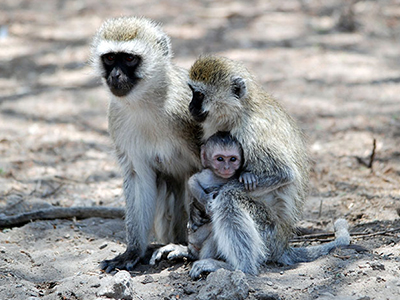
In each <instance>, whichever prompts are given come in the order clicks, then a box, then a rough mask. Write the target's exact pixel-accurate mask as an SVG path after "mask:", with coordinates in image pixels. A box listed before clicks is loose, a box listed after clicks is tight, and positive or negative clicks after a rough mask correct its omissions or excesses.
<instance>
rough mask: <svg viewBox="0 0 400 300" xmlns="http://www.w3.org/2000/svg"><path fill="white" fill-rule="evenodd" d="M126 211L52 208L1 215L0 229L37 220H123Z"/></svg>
mask: <svg viewBox="0 0 400 300" xmlns="http://www.w3.org/2000/svg"><path fill="white" fill-rule="evenodd" d="M124 215H125V209H123V208H113V207H52V208H47V209H43V210H37V211H32V212H26V213H22V214H18V215H15V216H6V215H0V228H4V227H16V226H22V225H24V224H26V223H29V222H31V221H35V220H54V219H71V218H77V219H87V218H93V217H98V218H111V219H122V218H123V217H124Z"/></svg>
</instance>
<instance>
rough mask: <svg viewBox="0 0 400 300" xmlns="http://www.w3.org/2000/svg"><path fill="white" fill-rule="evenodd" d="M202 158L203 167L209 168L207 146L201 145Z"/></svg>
mask: <svg viewBox="0 0 400 300" xmlns="http://www.w3.org/2000/svg"><path fill="white" fill-rule="evenodd" d="M200 158H201V165H202V166H203V168H207V167H208V166H207V157H206V146H204V145H201V148H200Z"/></svg>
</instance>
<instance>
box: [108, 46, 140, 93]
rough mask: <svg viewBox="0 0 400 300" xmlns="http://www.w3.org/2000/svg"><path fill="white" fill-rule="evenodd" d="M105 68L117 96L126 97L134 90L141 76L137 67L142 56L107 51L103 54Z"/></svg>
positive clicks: (109, 85)
mask: <svg viewBox="0 0 400 300" xmlns="http://www.w3.org/2000/svg"><path fill="white" fill-rule="evenodd" d="M101 60H102V62H103V67H104V70H105V75H104V78H105V79H106V82H107V85H108V87H109V89H110V91H111V93H113V94H114V95H115V96H117V97H124V96H126V95H128V93H129V92H130V91H131V90H132V88H133V87H134V86H135V85H136V84H137V82H138V81H139V80H140V78H139V77H138V76H137V68H138V67H139V65H140V62H141V58H140V57H139V56H137V55H133V54H129V53H123V52H118V53H113V52H111V53H107V54H104V55H102V56H101Z"/></svg>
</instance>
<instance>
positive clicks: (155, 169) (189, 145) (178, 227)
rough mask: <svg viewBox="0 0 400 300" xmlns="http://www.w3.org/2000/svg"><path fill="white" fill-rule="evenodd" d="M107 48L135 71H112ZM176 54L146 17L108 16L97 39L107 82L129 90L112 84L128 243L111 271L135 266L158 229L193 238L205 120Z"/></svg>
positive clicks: (160, 235) (98, 68)
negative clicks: (195, 108) (191, 191)
mask: <svg viewBox="0 0 400 300" xmlns="http://www.w3.org/2000/svg"><path fill="white" fill-rule="evenodd" d="M109 53H111V54H113V55H119V54H120V53H124V54H126V55H133V57H134V58H135V59H136V61H138V64H137V65H135V69H134V70H133V71H134V74H133V75H132V74H131V75H129V74H123V73H121V72H120V71H121V70H119V69H118V70H117V71H118V72H117V73H118V74H117V75H115V76H114V78H111V79H110V78H108V77H109V76H111V75H109V76H108V74H107V68H106V66H105V65H104V63H103V59H104V56H105V55H107V54H109ZM171 58H172V51H171V46H170V40H169V37H168V36H167V35H166V34H165V33H164V32H163V31H162V29H161V28H160V26H159V25H158V24H156V23H155V22H153V21H150V20H148V19H145V18H136V17H122V18H115V19H109V20H107V21H105V22H104V23H103V25H102V26H101V28H100V29H99V31H98V32H97V33H96V35H95V37H94V39H93V44H92V57H91V61H92V65H93V67H94V70H95V73H96V74H97V75H100V76H101V77H102V78H103V80H104V82H105V83H106V86H108V85H110V84H114V86H113V88H116V89H117V90H118V89H119V88H121V89H122V90H123V91H124V93H125V92H126V91H128V93H127V94H126V95H124V96H118V95H119V94H118V93H116V94H117V95H116V94H114V92H113V89H111V88H110V91H111V92H110V103H109V109H108V121H109V132H110V135H111V138H112V141H113V144H114V147H115V154H116V157H117V159H118V162H119V165H120V167H121V170H122V174H123V178H124V181H123V191H124V195H125V199H126V217H125V223H126V234H127V249H126V251H125V252H124V253H122V254H120V255H118V256H117V257H115V258H114V259H111V260H105V261H103V262H102V264H101V268H102V269H104V270H105V271H106V272H111V271H113V270H115V269H127V270H131V269H132V268H133V267H134V266H135V264H137V262H138V261H139V260H140V258H141V257H143V255H144V254H145V251H146V247H147V244H148V242H149V236H150V234H151V232H152V231H154V232H155V235H156V237H157V239H158V240H159V241H160V242H163V243H185V242H186V240H187V234H186V223H187V214H188V205H189V202H190V200H189V196H188V193H187V188H186V183H187V179H188V178H189V176H190V175H192V174H193V173H195V172H196V171H197V170H198V169H199V168H200V166H201V164H200V159H199V146H200V128H199V126H198V125H197V124H196V123H195V122H194V121H193V118H192V117H191V116H190V114H189V111H188V105H189V102H190V98H191V95H190V89H189V87H188V85H187V71H185V70H183V69H181V68H178V67H176V66H175V65H174V64H173V63H172V62H171ZM110 59H113V57H110ZM120 74H121V77H119V75H120ZM123 76H125V78H126V80H125V79H121V78H123ZM129 76H131V77H129ZM118 80H121V82H119V81H118ZM115 82H117V83H115Z"/></svg>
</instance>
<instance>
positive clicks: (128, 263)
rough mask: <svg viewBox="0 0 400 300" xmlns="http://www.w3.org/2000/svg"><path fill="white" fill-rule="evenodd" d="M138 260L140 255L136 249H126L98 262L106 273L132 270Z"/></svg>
mask: <svg viewBox="0 0 400 300" xmlns="http://www.w3.org/2000/svg"><path fill="white" fill-rule="evenodd" d="M139 260H140V255H139V254H138V252H137V251H134V250H131V249H127V250H126V251H125V252H124V253H122V254H120V255H117V256H116V257H115V258H113V259H109V260H103V261H102V262H101V263H100V269H102V270H104V272H106V273H111V272H113V271H115V270H128V271H132V270H133V268H134V267H135V265H136V264H137V263H138V262H139Z"/></svg>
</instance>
